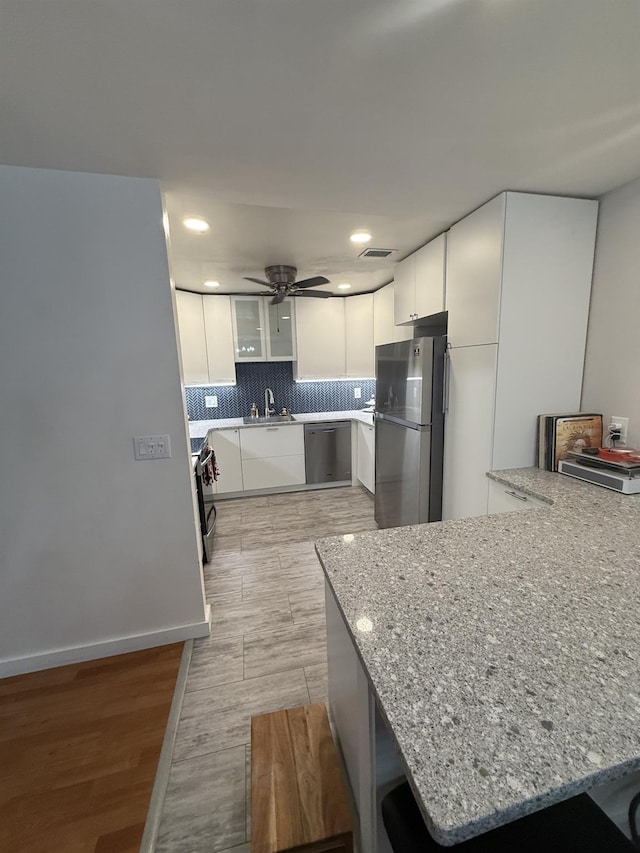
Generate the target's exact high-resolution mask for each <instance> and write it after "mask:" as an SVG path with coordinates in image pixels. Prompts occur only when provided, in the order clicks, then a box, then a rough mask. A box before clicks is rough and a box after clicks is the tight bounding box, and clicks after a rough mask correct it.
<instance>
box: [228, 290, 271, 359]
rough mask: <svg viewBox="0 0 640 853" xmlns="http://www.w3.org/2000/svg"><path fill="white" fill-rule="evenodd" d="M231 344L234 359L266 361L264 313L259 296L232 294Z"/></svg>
mask: <svg viewBox="0 0 640 853" xmlns="http://www.w3.org/2000/svg"><path fill="white" fill-rule="evenodd" d="M231 305H232V309H233V345H234V351H235V359H236V361H266V360H267V348H266V334H265V314H264V305H263V300H262V297H261V296H234V297H232V300H231Z"/></svg>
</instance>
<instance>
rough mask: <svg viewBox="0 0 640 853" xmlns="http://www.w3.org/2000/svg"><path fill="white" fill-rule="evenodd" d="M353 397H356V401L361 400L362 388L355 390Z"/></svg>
mask: <svg viewBox="0 0 640 853" xmlns="http://www.w3.org/2000/svg"><path fill="white" fill-rule="evenodd" d="M353 396H354V397H355V399H356V400H359V399H360V397H362V388H354V389H353Z"/></svg>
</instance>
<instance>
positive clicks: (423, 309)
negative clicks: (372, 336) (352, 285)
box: [394, 234, 447, 325]
mask: <svg viewBox="0 0 640 853" xmlns="http://www.w3.org/2000/svg"><path fill="white" fill-rule="evenodd" d="M446 241H447V238H446V234H440V235H439V236H438V237H436V238H435V239H434V240H431V241H430V242H429V243H427V244H426V245H425V246H422V248H420V249H418V250H417V251H415V252H413V254H411V255H409V256H408V257H407V258H405V259H404V260H403V261H400V262H399V263H398V264H397V266H396V269H395V274H394V283H395V291H394V320H395V323H396V325H399V324H402V323H415V321H416V320H419V319H421V318H422V317H429V316H430V315H431V314H439V313H440V312H441V311H444V294H445V257H446V245H447V243H446Z"/></svg>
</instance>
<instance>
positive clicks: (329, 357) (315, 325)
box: [295, 296, 346, 379]
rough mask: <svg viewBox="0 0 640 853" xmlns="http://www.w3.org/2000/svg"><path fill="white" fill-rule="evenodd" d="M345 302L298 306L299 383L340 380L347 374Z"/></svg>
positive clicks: (310, 302) (300, 302) (309, 301)
mask: <svg viewBox="0 0 640 853" xmlns="http://www.w3.org/2000/svg"><path fill="white" fill-rule="evenodd" d="M344 303H345V300H344V299H342V298H340V297H335V296H332V297H331V298H330V299H303V298H298V300H297V302H296V328H297V340H298V358H297V362H296V372H295V376H296V379H339V378H341V377H344V375H345V371H346V355H345V306H344Z"/></svg>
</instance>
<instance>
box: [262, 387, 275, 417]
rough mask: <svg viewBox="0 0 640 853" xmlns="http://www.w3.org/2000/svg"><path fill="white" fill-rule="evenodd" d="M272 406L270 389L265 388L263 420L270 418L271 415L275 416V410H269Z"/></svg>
mask: <svg viewBox="0 0 640 853" xmlns="http://www.w3.org/2000/svg"><path fill="white" fill-rule="evenodd" d="M272 406H273V391H272V390H271V388H265V391H264V416H265V418H270V417H271V415H275V412H276V410H275V409H273V408H271V407H272Z"/></svg>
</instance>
